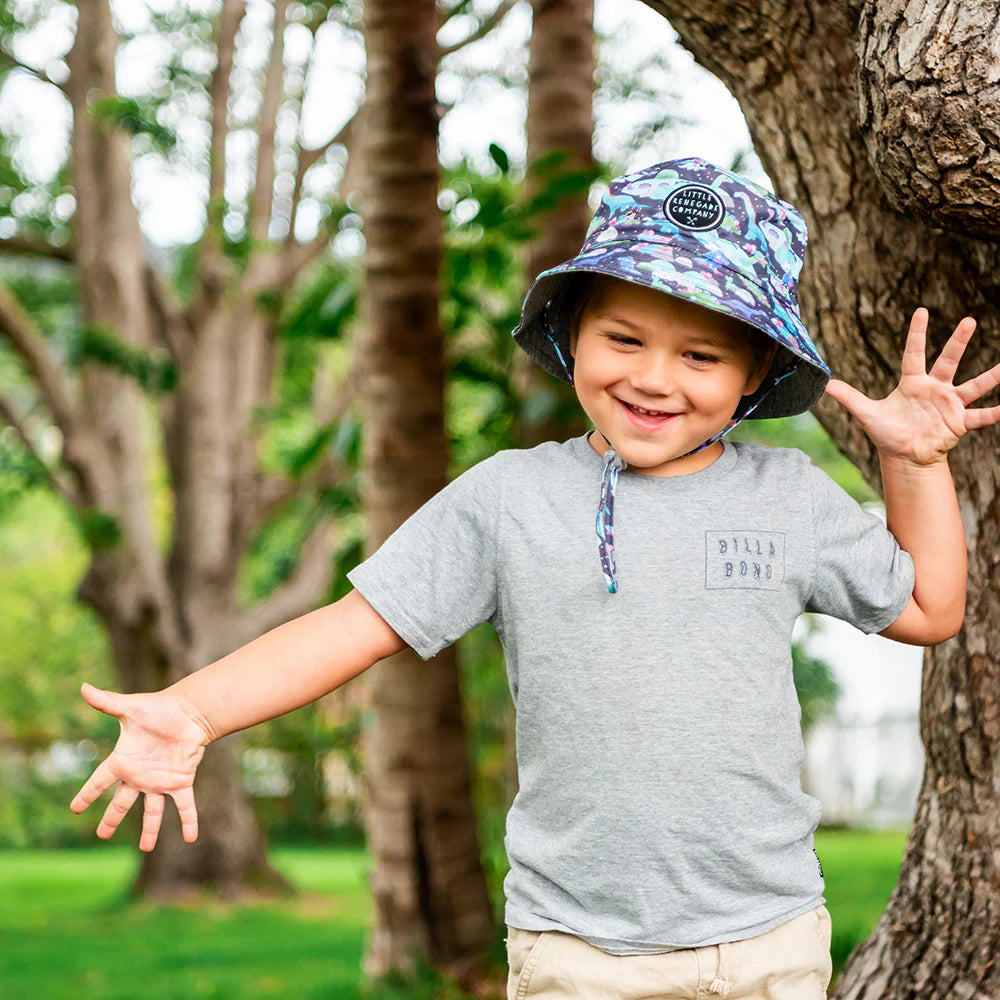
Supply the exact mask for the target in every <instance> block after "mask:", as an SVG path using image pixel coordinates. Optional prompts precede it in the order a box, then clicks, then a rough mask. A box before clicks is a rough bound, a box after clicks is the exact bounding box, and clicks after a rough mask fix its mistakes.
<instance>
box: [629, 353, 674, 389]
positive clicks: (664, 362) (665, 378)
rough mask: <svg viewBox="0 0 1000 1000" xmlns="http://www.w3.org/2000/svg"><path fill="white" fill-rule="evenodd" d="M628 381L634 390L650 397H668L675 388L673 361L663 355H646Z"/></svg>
mask: <svg viewBox="0 0 1000 1000" xmlns="http://www.w3.org/2000/svg"><path fill="white" fill-rule="evenodd" d="M630 381H631V383H632V386H633V387H634V388H635V389H638V390H639V391H641V392H645V393H647V394H648V395H650V396H669V395H670V393H672V392H673V391H674V390H675V389H676V388H677V371H676V367H675V365H674V360H673V359H672V358H670V357H667V356H665V355H647V356H646V357H645V358H643V362H642V364H641V365H638V366H637V367H636V370H635V371H634V372H633V373H632V378H631V379H630Z"/></svg>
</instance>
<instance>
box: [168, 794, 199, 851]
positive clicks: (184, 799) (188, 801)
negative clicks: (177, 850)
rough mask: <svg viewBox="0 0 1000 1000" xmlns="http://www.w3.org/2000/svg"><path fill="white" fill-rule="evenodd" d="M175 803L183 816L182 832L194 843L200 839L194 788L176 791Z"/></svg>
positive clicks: (189, 841) (181, 816) (185, 837)
mask: <svg viewBox="0 0 1000 1000" xmlns="http://www.w3.org/2000/svg"><path fill="white" fill-rule="evenodd" d="M174 804H175V805H176V806H177V813H178V815H179V816H180V818H181V833H182V834H183V835H184V839H185V840H186V841H187V842H188V843H189V844H192V843H194V841H196V840H197V839H198V810H197V808H196V807H195V804H194V789H193V788H190V787H189V788H184V789H182V790H181V791H179V792H176V793H175V794H174Z"/></svg>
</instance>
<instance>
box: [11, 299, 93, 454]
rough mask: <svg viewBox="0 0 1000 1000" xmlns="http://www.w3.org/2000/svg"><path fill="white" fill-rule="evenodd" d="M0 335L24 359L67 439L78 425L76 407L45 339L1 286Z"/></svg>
mask: <svg viewBox="0 0 1000 1000" xmlns="http://www.w3.org/2000/svg"><path fill="white" fill-rule="evenodd" d="M0 334H2V335H3V336H5V337H6V338H7V340H8V341H9V342H10V344H11V345H12V346H13V347H14V349H15V350H16V351H17V352H18V354H19V355H20V356H21V357H22V358H23V360H24V363H25V365H26V366H27V368H28V372H29V373H30V374H31V376H32V377H33V378H34V380H35V383H36V384H37V385H38V387H39V389H40V390H41V392H42V396H43V397H44V399H45V402H46V403H47V404H48V407H49V409H50V410H51V411H52V416H53V418H54V419H55V422H56V424H57V425H58V427H59V429H60V430H61V431H62V433H63V437H65V438H68V437H69V436H70V435H71V434H72V433H73V432H74V430H76V427H77V423H78V421H77V413H76V407H75V406H74V405H73V402H72V400H71V399H70V396H69V393H68V392H67V387H66V384H65V381H64V379H63V376H62V373H61V371H60V370H59V366H58V364H57V363H56V362H55V360H54V359H53V357H52V353H51V351H50V350H49V347H48V345H47V344H46V343H45V339H44V338H43V337H42V335H41V333H40V332H39V331H38V328H37V327H36V326H35V324H34V323H33V322H32V321H31V318H30V317H29V316H28V314H27V313H26V312H25V311H24V310H23V309H22V308H21V305H20V303H19V302H18V301H17V300H16V299H15V298H14V297H13V296H12V295H11V294H10V293H9V292H8V291H7V290H6V289H4V288H2V287H0Z"/></svg>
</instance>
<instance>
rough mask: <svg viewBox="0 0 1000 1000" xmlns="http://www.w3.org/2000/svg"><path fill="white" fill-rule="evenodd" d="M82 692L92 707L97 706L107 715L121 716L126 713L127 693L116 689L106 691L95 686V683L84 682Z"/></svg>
mask: <svg viewBox="0 0 1000 1000" xmlns="http://www.w3.org/2000/svg"><path fill="white" fill-rule="evenodd" d="M80 694H82V695H83V697H84V700H85V701H86V702H87V704H88V705H90V706H91V707H92V708H96V709H97V710H98V711H99V712H104V714H105V715H113V716H115V717H116V718H119V719H120V718H121V717H122V716H123V715H124V714H125V697H126V696H125V695H123V694H118V693H117V692H115V691H104V690H102V689H101V688H96V687H94V685H93V684H83V685H82V686H81V687H80Z"/></svg>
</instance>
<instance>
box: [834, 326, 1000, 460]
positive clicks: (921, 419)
mask: <svg viewBox="0 0 1000 1000" xmlns="http://www.w3.org/2000/svg"><path fill="white" fill-rule="evenodd" d="M927 315H928V314H927V310H926V309H924V308H923V307H921V308H920V309H918V310H917V311H916V312H915V313H914V314H913V319H912V320H910V331H909V333H908V334H907V337H906V346H905V347H904V348H903V363H902V370H901V374H900V379H899V385H897V386H896V388H895V389H893V391H892V392H891V393H890V394H889V395H888V396H886V397H885V399H877V400H876V399H869V398H868V397H867V396H866V395H865V394H864V393H862V392H859V391H858V390H857V389H855V388H854V387H853V386H850V385H848V384H847V383H846V382H841V381H839V380H837V379H831V381H830V383H829V384H828V385H827V388H826V391H827V393H828V394H829V395H830V396H832V397H833V398H834V399H835V400H837V402H838V403H841V404H842V405H843V406H845V407H846V408H847V409H848V410H849V411H850V412H851V413H852V414H854V416H855V417H857V418H858V420H859V421H860V422H861V426H862V427H863V428H864V430H865V433H866V434H867V435H868V436H869V437H870V438H871V439H872V441H873V442H874V444H875V446H876V447H877V448H878V450H879V454H880V455H881V456H882V457H883V458H890V459H902V460H904V461H907V462H910V463H912V464H913V465H920V466H928V465H936V464H937V463H939V462H943V461H945V460H946V459H947V457H948V452H949V451H951V449H952V448H954V447H955V445H956V444H958V441H959V439H960V438H961V437H962V435H963V434H965V432H966V431H970V430H973V429H974V428H976V427H987V426H989V425H990V424H995V423H998V422H1000V406H990V407H984V408H982V409H970V408H969V404H970V403H974V402H975V401H976V400H977V399H980V398H981V397H982V396H984V395H986V393H988V392H989V391H990V390H991V389H994V388H996V387H997V386H998V385H1000V364H997V365H994V366H993V367H992V368H991V369H990V370H989V371H986V372H983V374H982V375H979V376H977V377H976V378H973V379H970V380H969V381H968V382H963V383H962V384H961V385H954V384H953V382H952V379H953V378H954V377H955V372H956V370H957V369H958V363H959V361H961V360H962V355H963V354H964V353H965V348H966V347H967V346H968V343H969V341H970V340H971V338H972V334H973V332H974V331H975V329H976V321H975V320H974V319H972V318H971V317H969V316H966V317H965V318H964V319H963V320H962V321H961V322H960V323H959V324H958V326H957V327H955V332H954V333H953V334H952V335H951V337H949V338H948V343H947V344H945V345H944V349H943V350H942V351H941V354H940V356H939V357H938V359H937V361H935V362H934V365H933V366H932V367H931V370H930V371H929V372H928V371H927V359H926V340H927Z"/></svg>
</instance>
